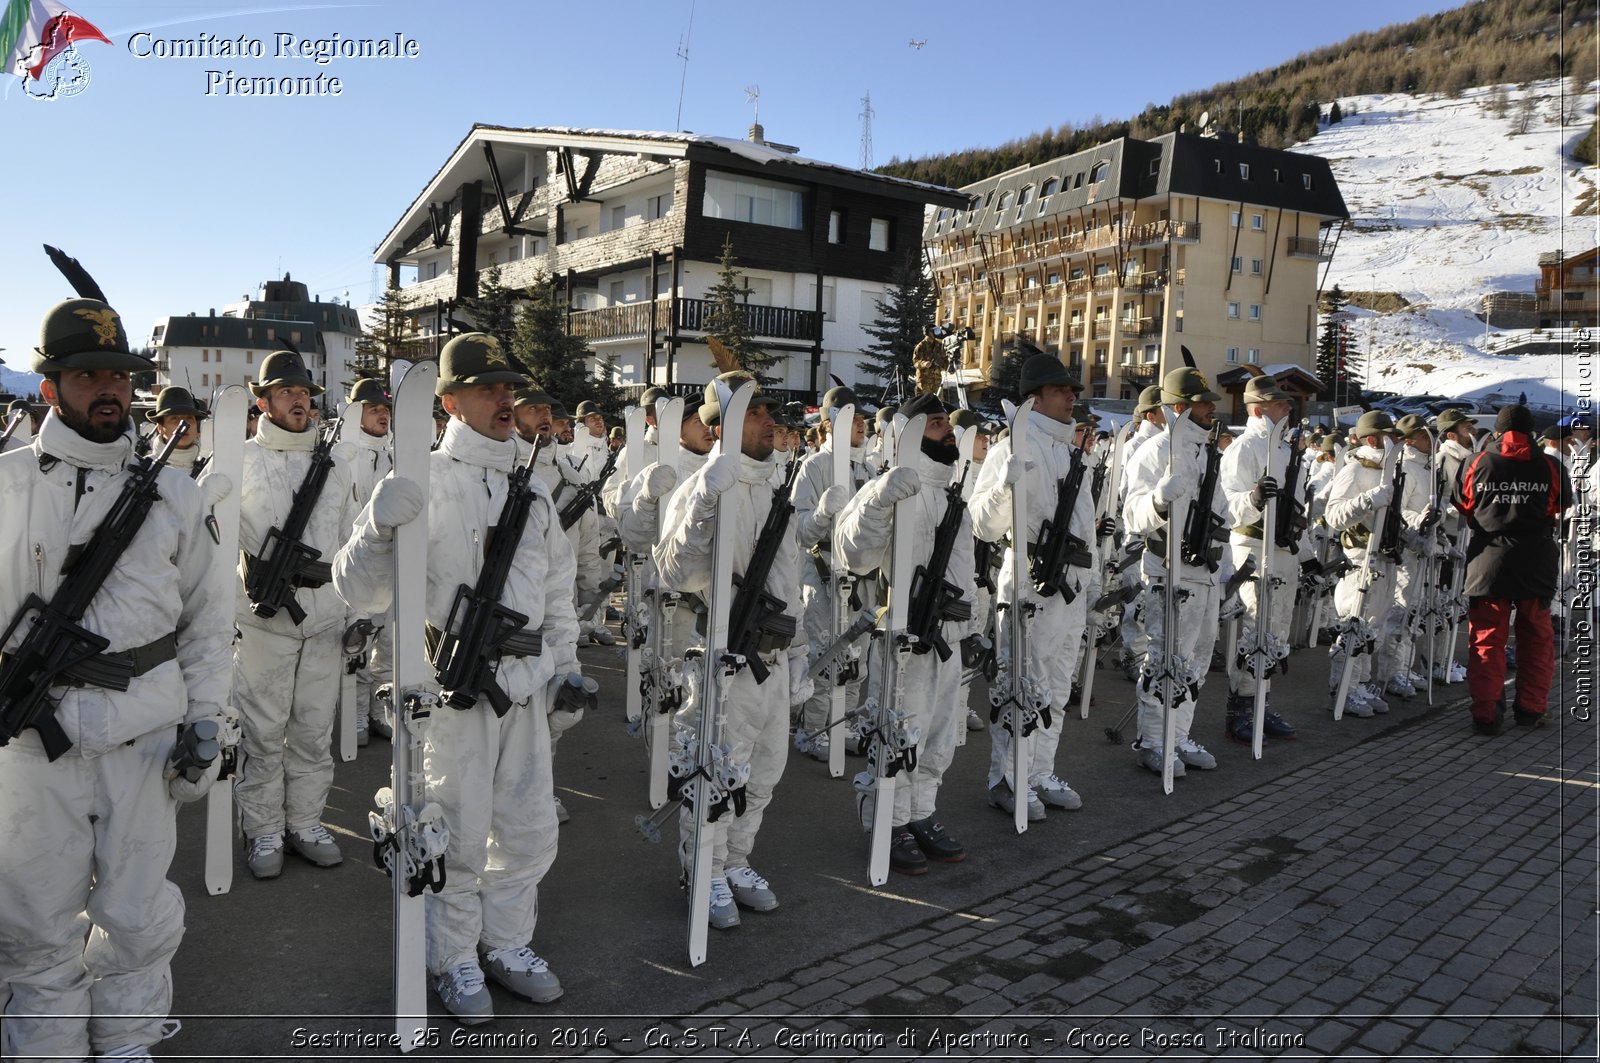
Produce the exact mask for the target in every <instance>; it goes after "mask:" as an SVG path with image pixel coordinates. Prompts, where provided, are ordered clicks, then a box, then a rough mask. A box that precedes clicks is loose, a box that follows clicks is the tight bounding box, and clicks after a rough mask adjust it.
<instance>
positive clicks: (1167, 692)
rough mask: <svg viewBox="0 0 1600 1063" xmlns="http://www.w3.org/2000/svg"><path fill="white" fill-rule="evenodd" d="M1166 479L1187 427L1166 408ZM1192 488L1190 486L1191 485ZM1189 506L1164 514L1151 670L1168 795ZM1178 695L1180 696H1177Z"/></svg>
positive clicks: (1184, 417)
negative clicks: (1157, 652) (1156, 650)
mask: <svg viewBox="0 0 1600 1063" xmlns="http://www.w3.org/2000/svg"><path fill="white" fill-rule="evenodd" d="M1166 414H1167V425H1168V427H1167V475H1168V476H1176V475H1177V474H1178V433H1179V432H1181V431H1183V426H1184V425H1186V424H1188V423H1189V411H1188V410H1184V411H1183V412H1182V413H1181V414H1180V413H1178V412H1176V411H1175V410H1173V409H1172V407H1170V406H1169V407H1167V410H1166ZM1191 486H1192V485H1191ZM1180 502H1181V503H1183V504H1185V505H1193V504H1194V503H1193V501H1192V500H1190V499H1189V498H1188V497H1187V495H1185V496H1184V497H1182V498H1180V499H1179V501H1178V502H1174V503H1173V504H1172V506H1171V507H1169V508H1168V510H1167V556H1166V557H1165V558H1164V559H1163V563H1164V564H1165V565H1166V569H1167V578H1166V579H1165V580H1164V581H1163V585H1162V609H1163V610H1164V612H1163V613H1162V623H1161V665H1160V667H1159V668H1157V669H1155V670H1154V672H1153V674H1152V676H1151V677H1150V678H1151V681H1152V682H1157V683H1160V684H1161V792H1162V793H1164V794H1170V793H1172V772H1173V766H1174V762H1175V761H1176V760H1177V749H1176V746H1177V741H1178V714H1177V711H1176V709H1177V705H1178V702H1179V701H1180V700H1182V698H1184V697H1187V696H1188V692H1187V690H1186V689H1185V684H1184V682H1183V676H1182V675H1180V674H1178V662H1177V646H1178V574H1179V573H1180V572H1181V571H1182V565H1183V525H1184V520H1183V512H1181V511H1180V506H1179V503H1180ZM1180 691H1182V693H1181V694H1180Z"/></svg>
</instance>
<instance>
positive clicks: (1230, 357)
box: [1228, 347, 1239, 364]
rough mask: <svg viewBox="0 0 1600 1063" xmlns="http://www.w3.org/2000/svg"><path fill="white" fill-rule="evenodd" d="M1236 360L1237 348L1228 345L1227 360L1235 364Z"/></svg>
mask: <svg viewBox="0 0 1600 1063" xmlns="http://www.w3.org/2000/svg"><path fill="white" fill-rule="evenodd" d="M1238 361H1239V348H1237V347H1229V348H1228V362H1229V364H1235V363H1237V362H1238Z"/></svg>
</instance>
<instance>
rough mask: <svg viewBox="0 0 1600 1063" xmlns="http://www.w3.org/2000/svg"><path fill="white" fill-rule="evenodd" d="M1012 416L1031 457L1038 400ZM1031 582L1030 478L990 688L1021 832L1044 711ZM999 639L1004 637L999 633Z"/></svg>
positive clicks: (1016, 450)
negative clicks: (1000, 652) (1003, 642)
mask: <svg viewBox="0 0 1600 1063" xmlns="http://www.w3.org/2000/svg"><path fill="white" fill-rule="evenodd" d="M1006 408H1007V411H1008V412H1009V413H1010V415H1011V431H1010V434H1009V436H1008V438H1009V441H1010V444H1011V453H1013V454H1016V455H1019V456H1020V457H1022V458H1024V459H1026V458H1027V442H1028V417H1029V415H1030V414H1032V413H1033V400H1032V399H1028V400H1027V401H1026V402H1024V403H1023V404H1022V405H1021V406H1017V407H1012V406H1011V405H1010V404H1009V403H1008V404H1007V405H1006ZM1030 586H1031V580H1030V579H1029V576H1028V477H1027V475H1026V473H1024V475H1023V476H1022V478H1021V479H1019V480H1018V481H1017V482H1016V483H1015V484H1013V485H1012V486H1011V600H1010V601H1009V602H1007V603H1005V604H1004V605H1002V606H999V607H998V608H1001V609H1004V610H1005V612H1006V630H1007V633H1008V640H1007V641H1008V648H1007V651H1006V654H1005V657H1004V658H1003V659H1002V660H1001V661H1000V672H999V674H998V675H997V676H996V677H995V682H994V684H993V685H992V686H991V687H990V688H989V700H990V702H991V703H992V704H993V705H994V706H995V707H996V708H998V709H999V710H1000V713H999V717H998V718H997V719H996V721H995V726H997V727H1004V728H1005V729H1006V731H1007V733H1008V734H1009V735H1010V742H1011V795H1012V798H1013V801H1012V804H1013V806H1014V808H1013V816H1012V822H1013V823H1014V824H1015V825H1016V828H1017V833H1018V834H1021V833H1022V832H1024V831H1026V830H1027V829H1028V754H1029V746H1030V743H1029V742H1028V741H1027V736H1028V735H1030V734H1032V733H1033V729H1034V726H1035V724H1036V722H1037V720H1038V716H1039V710H1040V708H1041V704H1040V702H1041V699H1040V697H1039V692H1038V687H1037V685H1036V684H1035V682H1034V680H1033V679H1032V678H1031V677H1030V676H1028V675H1027V674H1026V673H1027V668H1028V621H1027V618H1028V617H1029V616H1030V615H1032V613H1033V607H1032V606H1031V605H1029V604H1027V603H1026V601H1025V599H1026V598H1027V593H1028V588H1029V587H1030ZM997 634H998V632H997Z"/></svg>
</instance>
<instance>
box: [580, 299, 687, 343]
mask: <svg viewBox="0 0 1600 1063" xmlns="http://www.w3.org/2000/svg"><path fill="white" fill-rule="evenodd" d="M671 309H672V303H671V302H670V301H669V300H666V299H657V300H654V301H653V302H648V303H623V304H621V305H620V306H606V307H601V308H600V309H598V310H575V311H573V312H572V313H571V314H568V315H567V335H569V336H581V337H583V338H584V339H586V340H620V339H632V338H635V337H641V336H644V335H646V334H648V333H649V332H651V331H657V332H662V331H665V330H666V329H667V327H668V326H669V325H670V323H671V318H670V314H671Z"/></svg>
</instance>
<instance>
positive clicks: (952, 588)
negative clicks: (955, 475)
mask: <svg viewBox="0 0 1600 1063" xmlns="http://www.w3.org/2000/svg"><path fill="white" fill-rule="evenodd" d="M966 480H967V469H966V468H963V469H962V470H961V479H959V480H957V481H956V482H955V483H953V484H951V485H950V486H949V487H947V488H945V491H944V494H945V504H944V516H943V517H942V518H941V519H940V521H939V527H938V528H937V529H936V530H935V531H934V533H933V553H932V555H931V556H929V558H928V563H927V564H926V565H918V566H917V569H916V572H915V573H913V574H912V577H911V602H910V607H909V608H908V609H907V612H906V615H907V618H908V619H909V621H910V623H909V624H908V626H907V631H906V634H908V635H910V636H911V637H912V638H913V639H914V640H915V641H914V642H912V644H911V648H912V649H913V650H914V651H915V652H917V653H927V652H928V651H929V650H930V649H933V650H937V651H938V652H939V660H941V661H948V660H949V659H950V644H949V643H948V642H946V641H945V640H944V633H943V630H942V629H943V627H944V622H945V621H946V620H953V621H957V622H959V621H963V620H971V619H972V603H971V602H969V601H967V600H966V599H965V598H963V597H962V596H961V588H960V587H958V586H956V585H955V584H954V583H951V582H950V581H949V580H947V579H945V578H944V574H945V571H946V569H948V568H949V567H950V552H951V551H952V550H953V549H954V548H955V544H956V534H957V533H958V532H959V531H960V530H961V515H962V514H963V513H965V512H966V511H967V503H966V499H964V498H962V496H961V488H962V486H963V485H964V484H965V483H966Z"/></svg>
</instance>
